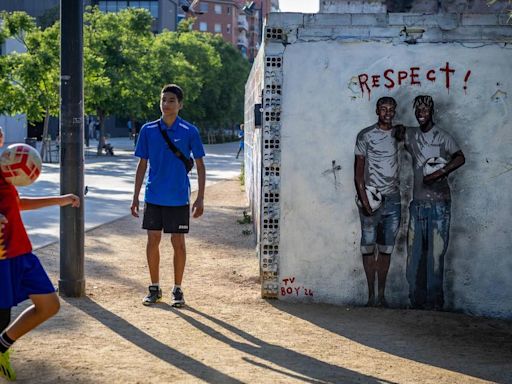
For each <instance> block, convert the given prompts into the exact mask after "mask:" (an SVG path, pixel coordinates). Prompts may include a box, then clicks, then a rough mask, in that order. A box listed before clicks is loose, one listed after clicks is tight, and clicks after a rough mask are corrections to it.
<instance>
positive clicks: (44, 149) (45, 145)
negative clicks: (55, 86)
mask: <svg viewBox="0 0 512 384" xmlns="http://www.w3.org/2000/svg"><path fill="white" fill-rule="evenodd" d="M49 120H50V111H49V110H48V108H46V111H45V114H44V122H43V137H42V145H41V152H40V155H41V159H43V161H44V160H45V157H46V155H47V152H48V150H49V148H48V123H49ZM50 139H51V138H50ZM50 161H51V154H50Z"/></svg>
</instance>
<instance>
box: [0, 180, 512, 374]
mask: <svg viewBox="0 0 512 384" xmlns="http://www.w3.org/2000/svg"><path fill="white" fill-rule="evenodd" d="M245 207H246V202H245V197H244V194H243V193H242V192H241V189H240V185H239V183H238V181H228V182H223V183H219V184H216V185H214V186H212V187H209V188H207V194H206V211H205V215H204V216H203V217H202V218H201V219H199V220H194V221H193V222H192V224H191V228H192V229H191V233H190V234H189V236H188V237H187V251H188V264H187V269H186V272H185V281H184V284H183V287H184V292H185V297H186V300H187V306H186V307H185V308H183V309H180V310H177V309H174V308H172V307H170V306H169V305H168V302H169V288H170V287H171V284H172V258H171V252H170V250H171V246H170V239H165V241H164V242H163V244H162V247H161V249H162V250H163V252H162V260H161V267H160V269H161V284H162V285H163V287H164V289H165V291H164V295H165V300H164V303H162V304H159V305H157V306H154V307H144V306H143V305H142V304H141V299H142V297H143V296H144V295H145V293H146V289H147V284H148V270H147V266H146V260H145V234H144V232H143V231H142V230H141V229H140V221H138V220H136V219H134V218H131V217H126V218H123V219H120V220H118V221H115V222H113V223H110V224H107V225H104V226H101V227H99V228H97V229H95V230H93V231H90V232H88V233H87V234H86V279H87V282H86V284H87V292H86V297H83V298H80V299H76V298H74V299H69V298H62V308H61V311H60V312H59V314H58V315H57V316H56V317H54V318H53V319H51V320H50V321H48V322H47V323H46V324H44V325H42V326H41V327H40V328H38V329H36V330H35V331H33V332H31V333H30V334H28V335H26V336H25V337H24V338H23V339H20V340H19V341H18V342H17V343H16V344H15V348H14V353H13V356H12V363H13V365H14V367H15V369H16V370H17V374H18V382H20V383H197V382H207V383H436V384H437V383H484V382H497V383H512V322H506V321H499V320H488V319H481V318H472V317H469V316H466V315H462V314H454V313H441V312H428V311H413V310H397V309H382V308H353V307H350V308H348V307H336V306H330V305H302V304H289V303H284V302H281V301H278V300H268V301H267V300H263V299H261V297H260V285H259V277H258V276H259V269H258V260H257V258H256V254H255V246H254V243H253V241H254V240H253V237H252V235H244V234H243V233H242V232H243V231H244V232H246V231H247V230H250V229H251V225H241V224H239V223H238V222H237V220H238V219H241V218H242V217H243V210H244V208H245ZM127 210H128V207H127ZM37 253H38V254H39V256H40V257H41V259H42V261H43V263H44V265H45V266H46V268H47V270H48V271H49V273H50V277H51V278H52V279H53V281H55V282H57V281H58V267H59V251H58V244H55V245H51V246H48V247H45V248H43V249H40V250H38V251H37ZM25 307H26V305H22V306H20V307H18V308H17V309H16V310H15V311H14V313H15V314H17V313H19V312H20V311H21V310H22V309H23V308H25ZM1 381H2V379H0V382H1Z"/></svg>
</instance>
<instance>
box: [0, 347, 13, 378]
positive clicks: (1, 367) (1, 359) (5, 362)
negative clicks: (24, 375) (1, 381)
mask: <svg viewBox="0 0 512 384" xmlns="http://www.w3.org/2000/svg"><path fill="white" fill-rule="evenodd" d="M0 376H3V377H5V378H6V379H7V380H9V381H14V380H16V372H14V369H13V368H12V366H11V360H10V356H9V350H7V351H5V352H4V353H0Z"/></svg>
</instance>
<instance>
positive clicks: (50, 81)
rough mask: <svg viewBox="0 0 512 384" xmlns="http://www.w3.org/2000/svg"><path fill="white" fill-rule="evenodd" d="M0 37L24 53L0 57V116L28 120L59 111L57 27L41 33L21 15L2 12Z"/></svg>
mask: <svg viewBox="0 0 512 384" xmlns="http://www.w3.org/2000/svg"><path fill="white" fill-rule="evenodd" d="M0 18H1V19H2V21H3V24H2V27H1V28H2V30H1V32H0V36H2V39H6V38H13V39H16V40H17V41H18V42H19V43H20V44H21V45H22V46H23V47H24V49H25V50H26V51H25V52H13V53H10V54H8V55H4V56H1V57H0V71H1V75H2V76H1V80H0V95H1V96H0V113H2V114H8V115H15V114H18V113H25V114H26V115H27V119H28V120H29V121H34V122H38V121H42V120H43V119H45V118H47V117H48V116H50V115H57V114H58V109H59V71H60V67H59V44H60V39H59V24H58V23H55V24H54V25H53V26H51V27H49V28H47V29H45V30H44V31H43V30H41V29H40V28H39V27H37V26H36V24H35V21H34V19H33V18H32V17H30V16H28V15H27V14H25V13H23V12H13V13H6V12H4V13H2V14H1V15H0Z"/></svg>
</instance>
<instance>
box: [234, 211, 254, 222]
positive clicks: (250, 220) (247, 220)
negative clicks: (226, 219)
mask: <svg viewBox="0 0 512 384" xmlns="http://www.w3.org/2000/svg"><path fill="white" fill-rule="evenodd" d="M243 215H244V217H243V219H238V220H237V222H238V224H251V223H252V218H251V215H249V214H248V213H247V211H244V212H243Z"/></svg>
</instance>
